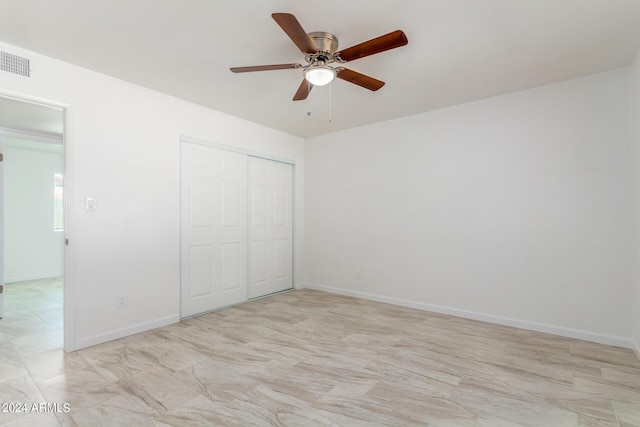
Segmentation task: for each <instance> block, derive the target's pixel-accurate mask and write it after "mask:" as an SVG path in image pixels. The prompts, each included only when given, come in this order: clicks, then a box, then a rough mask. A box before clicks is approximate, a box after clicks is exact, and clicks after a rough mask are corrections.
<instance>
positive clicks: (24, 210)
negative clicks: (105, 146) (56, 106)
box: [4, 140, 64, 283]
mask: <svg viewBox="0 0 640 427" xmlns="http://www.w3.org/2000/svg"><path fill="white" fill-rule="evenodd" d="M4 144H5V148H4V198H5V199H4V207H5V210H4V229H5V238H4V247H5V252H4V253H5V254H6V255H5V271H4V281H5V283H11V282H19V281H23V280H33V279H42V278H46V277H60V276H61V275H62V248H63V241H64V233H63V232H61V231H54V229H53V187H54V185H53V184H54V174H56V173H62V146H60V145H54V144H47V143H39V144H38V143H33V142H25V141H17V140H16V141H9V140H5V141H4Z"/></svg>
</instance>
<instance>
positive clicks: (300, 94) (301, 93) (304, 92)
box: [293, 79, 313, 101]
mask: <svg viewBox="0 0 640 427" xmlns="http://www.w3.org/2000/svg"><path fill="white" fill-rule="evenodd" d="M311 89H313V85H312V84H311V83H309V82H308V81H307V79H302V83H300V87H298V91H297V92H296V94H295V95H293V100H294V101H302V100H303V99H307V96H309V92H311Z"/></svg>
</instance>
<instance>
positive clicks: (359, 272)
mask: <svg viewBox="0 0 640 427" xmlns="http://www.w3.org/2000/svg"><path fill="white" fill-rule="evenodd" d="M353 275H354V277H355V278H356V279H359V278H361V277H362V271H360V269H357V270H356V271H355V273H354V274H353Z"/></svg>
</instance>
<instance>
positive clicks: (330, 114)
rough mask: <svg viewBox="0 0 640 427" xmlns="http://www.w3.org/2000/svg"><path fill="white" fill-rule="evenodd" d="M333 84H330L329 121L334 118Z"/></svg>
mask: <svg viewBox="0 0 640 427" xmlns="http://www.w3.org/2000/svg"><path fill="white" fill-rule="evenodd" d="M332 94H333V85H332V84H330V85H329V123H331V121H332V120H333V96H332Z"/></svg>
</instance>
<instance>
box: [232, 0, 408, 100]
mask: <svg viewBox="0 0 640 427" xmlns="http://www.w3.org/2000/svg"><path fill="white" fill-rule="evenodd" d="M271 17H272V18H273V19H274V20H275V21H276V22H277V23H278V25H280V27H281V28H282V29H283V30H284V32H285V33H287V35H288V36H289V37H290V38H291V40H292V41H293V43H295V45H296V46H298V49H300V50H301V51H302V53H304V59H305V61H306V62H307V65H301V64H295V63H294V64H274V65H256V66H251V67H233V68H231V69H230V70H231V71H232V72H234V73H247V72H252V71H268V70H286V69H291V68H302V70H303V75H304V79H303V80H302V83H301V84H300V87H299V88H298V91H297V92H296V94H295V95H294V97H293V100H294V101H301V100H303V99H307V96H309V92H311V89H312V88H313V86H324V85H326V84H328V83H330V82H331V81H332V80H333V79H334V78H335V77H337V78H339V79H342V80H345V81H348V82H350V83H353V84H356V85H358V86H361V87H363V88H365V89H369V90H372V91H375V90H378V89H380V88H381V87H382V86H384V82H383V81H380V80H378V79H374V78H373V77H369V76H367V75H364V74H361V73H358V72H357V71H353V70H350V69H348V68H344V67H342V66H338V67H331V66H329V65H328V64H332V63H338V64H344V63H346V62H349V61H354V60H356V59H360V58H364V57H365V56H369V55H373V54H376V53H380V52H384V51H385V50H390V49H395V48H397V47H400V46H404V45H406V44H407V43H408V40H407V36H406V35H405V34H404V33H403V32H402V31H401V30H396V31H392V32H390V33H388V34H385V35H383V36H380V37H376V38H374V39H371V40H369V41H366V42H363V43H360V44H357V45H355V46H352V47H350V48H348V49H344V50H341V51H337V49H338V38H337V37H336V36H334V35H333V34H329V33H326V32H322V31H316V32H313V33H308V34H307V33H306V32H305V30H304V29H303V28H302V25H300V22H298V20H297V19H296V17H295V16H293V15H292V14H290V13H274V14H272V15H271Z"/></svg>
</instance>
